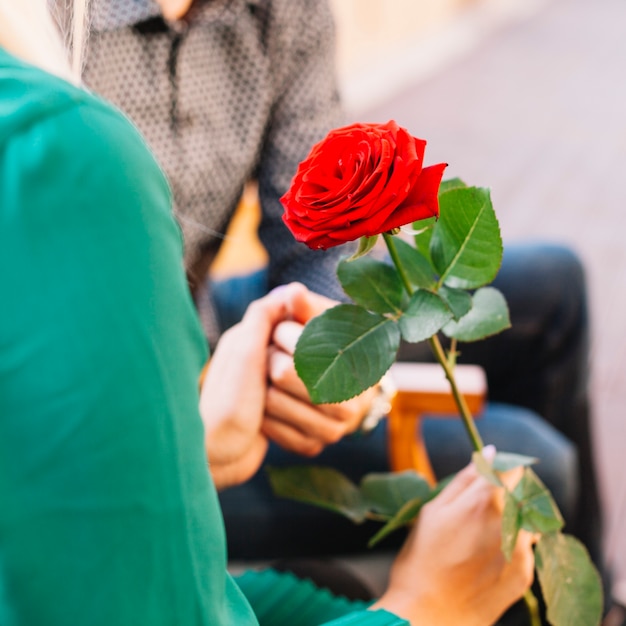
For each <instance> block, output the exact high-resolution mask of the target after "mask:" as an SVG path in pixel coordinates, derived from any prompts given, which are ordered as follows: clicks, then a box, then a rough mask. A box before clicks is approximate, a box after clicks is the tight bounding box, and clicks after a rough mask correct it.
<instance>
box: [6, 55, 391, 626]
mask: <svg viewBox="0 0 626 626" xmlns="http://www.w3.org/2000/svg"><path fill="white" fill-rule="evenodd" d="M206 356H207V352H206V346H205V342H204V338H203V334H202V332H201V329H200V326H199V324H198V320H197V316H196V314H195V309H194V306H193V303H192V300H191V297H190V294H189V291H188V289H187V285H186V281H185V276H184V271H183V265H182V241H181V236H180V232H179V229H178V227H177V225H176V223H175V221H174V219H173V217H172V215H171V210H170V195H169V189H168V186H167V182H166V181H165V179H164V177H163V175H162V173H161V171H160V170H159V168H158V166H157V165H156V163H155V162H154V160H153V159H152V157H151V155H150V153H149V151H148V150H147V149H146V147H145V145H144V143H143V141H142V139H141V138H140V137H139V135H138V134H137V133H136V131H135V130H134V128H133V127H132V126H131V125H130V124H129V122H128V121H127V120H126V119H125V118H124V117H123V116H121V115H120V114H119V113H118V112H117V111H115V110H113V109H112V108H110V107H108V106H106V105H105V104H103V103H102V102H100V101H99V100H97V99H95V98H93V97H91V96H89V95H88V94H86V93H84V92H82V91H80V90H78V89H74V88H72V87H70V86H69V85H67V84H66V83H64V82H62V81H60V80H58V79H54V78H52V77H50V76H48V75H46V74H44V73H42V72H40V71H38V70H35V69H33V68H30V67H28V66H26V65H24V64H21V63H19V62H17V61H15V59H13V58H12V57H10V56H9V55H7V54H6V53H4V52H3V51H2V50H1V49H0V624H2V626H74V625H81V626H82V625H85V626H208V625H211V626H248V625H254V624H257V623H258V622H257V619H256V616H255V614H254V613H253V610H252V608H251V606H250V603H249V602H248V600H247V599H246V597H245V596H244V594H243V592H242V590H241V589H240V587H239V586H238V585H237V584H236V583H235V582H234V581H233V579H232V578H231V577H230V576H229V575H228V574H227V572H226V552H225V538H224V528H223V522H222V518H221V513H220V511H219V505H218V501H217V497H216V493H215V489H214V487H213V484H212V481H211V478H210V474H209V471H208V467H207V462H206V458H205V452H204V443H203V428H202V423H201V419H200V416H199V414H198V389H197V380H198V375H199V372H200V368H201V366H202V365H203V362H204V361H205V359H206ZM263 589H264V588H263V587H262V586H259V588H258V591H262V590H263ZM277 590H278V591H280V586H279V587H277ZM251 595H252V594H251ZM257 597H258V593H257ZM362 609H363V607H360V606H359V607H357V606H354V605H346V606H344V607H343V609H342V610H341V611H340V612H334V613H333V612H332V611H330V612H328V613H327V614H324V615H322V613H319V614H318V615H317V616H316V619H319V620H322V619H323V620H325V621H329V620H331V619H334V620H335V621H334V622H331V623H333V624H336V625H343V624H360V625H363V624H365V625H371V626H378V625H380V626H386V625H392V624H400V623H402V622H401V621H399V620H398V619H397V618H395V617H393V616H390V615H389V614H387V613H384V612H376V613H375V612H371V611H364V610H362ZM278 616H280V614H279V615H278ZM269 623H276V622H269ZM298 623H299V622H292V624H298ZM316 623H319V621H318V622H316Z"/></svg>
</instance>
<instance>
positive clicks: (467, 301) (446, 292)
mask: <svg viewBox="0 0 626 626" xmlns="http://www.w3.org/2000/svg"><path fill="white" fill-rule="evenodd" d="M437 293H438V294H439V295H440V296H441V297H442V298H443V299H444V301H445V302H446V304H447V305H448V306H449V307H450V310H451V311H452V314H453V315H454V319H455V320H460V319H461V318H462V317H463V316H464V315H465V314H466V313H467V312H468V311H469V310H470V309H471V308H472V296H470V294H469V293H467V291H465V290H464V289H454V288H453V287H446V285H442V286H441V287H440V288H439V291H438V292H437Z"/></svg>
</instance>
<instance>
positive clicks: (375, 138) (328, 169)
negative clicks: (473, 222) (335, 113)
mask: <svg viewBox="0 0 626 626" xmlns="http://www.w3.org/2000/svg"><path fill="white" fill-rule="evenodd" d="M425 147H426V142H425V141H424V140H423V139H417V138H416V137H412V136H411V135H410V134H409V133H408V132H407V131H406V130H405V129H404V128H400V127H399V126H398V125H397V124H396V123H395V122H394V121H390V122H387V123H386V124H352V125H351V126H346V127H344V128H339V129H336V130H333V131H331V132H330V133H329V134H328V135H327V137H326V138H325V139H323V140H322V141H320V142H319V143H318V144H316V145H315V146H313V148H312V149H311V152H310V154H309V156H308V157H307V158H306V159H305V160H304V161H303V162H302V163H300V165H299V166H298V171H297V172H296V175H295V177H294V179H293V182H292V183H291V187H290V189H289V190H288V191H287V193H286V194H285V195H284V196H283V197H282V198H281V202H282V204H283V206H284V208H285V213H284V215H283V220H284V222H285V224H287V227H288V228H289V230H290V231H291V232H292V233H293V235H294V237H295V238H296V240H298V241H301V242H303V243H305V244H306V245H307V246H309V248H315V249H317V248H322V249H324V250H325V249H326V248H332V247H333V246H338V245H340V244H342V243H346V242H347V241H354V240H355V239H359V238H360V237H364V236H366V237H372V236H374V235H378V234H380V233H384V232H387V231H390V230H392V229H394V228H398V227H400V226H404V225H405V224H411V223H413V222H415V221H417V220H421V219H425V218H427V217H434V216H438V215H439V202H438V199H437V195H438V191H439V185H440V183H441V177H442V176H443V170H444V169H445V167H446V165H445V163H440V164H439V165H432V166H430V167H422V162H423V157H424V148H425Z"/></svg>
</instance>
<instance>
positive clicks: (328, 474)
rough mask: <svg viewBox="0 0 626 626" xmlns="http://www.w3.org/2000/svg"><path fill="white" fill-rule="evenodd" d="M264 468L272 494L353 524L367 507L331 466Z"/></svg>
mask: <svg viewBox="0 0 626 626" xmlns="http://www.w3.org/2000/svg"><path fill="white" fill-rule="evenodd" d="M266 471H267V473H268V476H269V480H270V484H271V486H272V489H273V490H274V493H275V494H276V495H278V496H280V497H282V498H290V499H291V500H298V501H299V502H305V503H307V504H312V505H315V506H319V507H321V508H324V509H328V510H330V511H334V512H335V513H340V514H341V515H345V516H346V517H348V518H350V519H351V520H352V521H353V522H355V523H357V524H358V523H361V522H363V521H364V520H365V519H366V514H367V511H368V507H367V503H366V502H365V499H364V498H363V496H362V495H361V492H360V490H359V489H358V488H357V486H356V485H355V484H354V483H353V482H352V481H350V480H349V479H348V478H346V477H345V476H344V475H343V474H341V473H340V472H338V471H337V470H334V469H332V468H331V467H318V466H314V465H302V466H297V467H295V466H294V467H282V468H279V467H267V468H266Z"/></svg>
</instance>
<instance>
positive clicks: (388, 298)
mask: <svg viewBox="0 0 626 626" xmlns="http://www.w3.org/2000/svg"><path fill="white" fill-rule="evenodd" d="M337 277H338V278H339V282H340V283H341V285H342V287H343V289H344V291H345V292H346V293H347V294H348V295H349V296H350V297H351V298H352V299H353V300H354V301H355V302H356V303H357V304H359V305H361V306H362V307H364V308H366V309H368V310H369V311H374V312H375V313H395V314H396V315H399V314H400V312H401V310H400V307H401V305H402V296H403V294H404V287H403V286H402V282H401V280H400V277H399V276H398V272H397V271H396V269H395V268H394V267H392V266H391V265H388V264H387V263H383V262H382V261H376V260H375V259H372V258H370V257H361V258H360V259H357V260H355V261H349V260H348V261H340V263H339V265H338V266H337Z"/></svg>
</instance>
